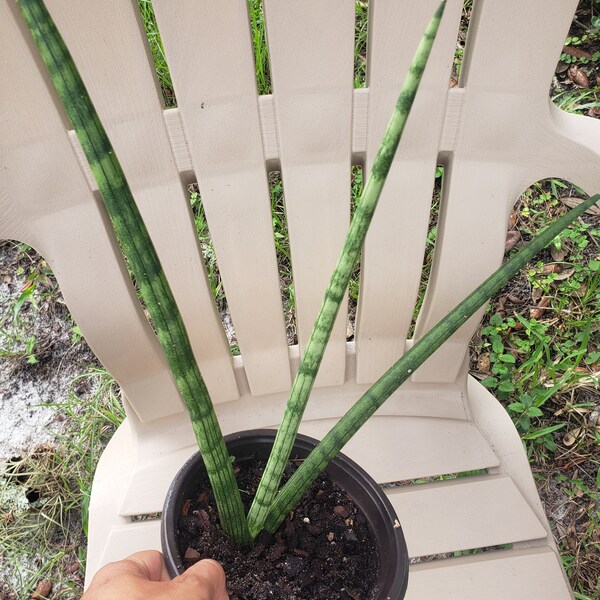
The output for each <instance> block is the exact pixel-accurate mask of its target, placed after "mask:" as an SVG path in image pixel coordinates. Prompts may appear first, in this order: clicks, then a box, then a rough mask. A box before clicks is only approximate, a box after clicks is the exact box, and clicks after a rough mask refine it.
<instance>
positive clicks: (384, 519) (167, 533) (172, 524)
mask: <svg viewBox="0 0 600 600" xmlns="http://www.w3.org/2000/svg"><path fill="white" fill-rule="evenodd" d="M276 434H277V430H275V429H251V430H246V431H240V432H236V433H232V434H229V435H227V436H225V443H226V444H227V447H228V449H230V451H231V453H232V454H234V455H235V456H236V458H241V459H243V458H245V456H244V454H243V453H241V452H240V450H242V449H243V448H244V447H246V446H248V447H249V448H248V449H247V450H246V453H247V456H248V457H251V456H254V455H255V453H256V452H255V451H252V446H256V445H261V446H264V445H271V446H272V444H273V442H274V440H275V435H276ZM318 443H319V441H318V440H316V439H314V438H311V437H309V436H306V435H303V434H298V435H297V437H296V441H295V443H294V451H296V452H297V453H300V454H308V453H309V452H310V451H311V450H312V448H314V447H315V445H316V444H318ZM230 447H231V448H230ZM236 449H238V451H237V452H233V450H236ZM242 452H243V450H242ZM202 468H203V464H202V456H201V454H200V452H199V451H197V452H195V453H194V454H193V455H192V456H191V457H190V458H189V459H188V460H187V461H186V462H185V463H184V464H183V466H182V467H181V469H179V471H178V472H177V474H176V475H175V477H174V479H173V481H172V483H171V485H170V486H169V490H168V491H167V495H166V497H165V503H164V507H163V513H162V520H161V528H160V529H161V544H162V550H163V555H164V559H165V564H166V567H167V571H168V572H169V575H170V576H171V577H176V576H177V575H179V574H181V573H183V570H184V568H183V561H182V557H181V553H180V552H179V548H178V544H177V530H178V526H177V519H178V516H179V513H180V509H181V505H182V504H183V501H184V500H185V498H184V496H186V495H188V494H189V491H188V489H187V488H188V487H191V486H186V482H187V481H188V479H189V478H190V476H191V475H192V473H195V472H197V471H198V469H202ZM326 472H327V473H328V475H329V476H330V478H331V479H332V481H335V482H336V483H337V484H338V485H339V486H340V487H341V488H342V489H344V491H346V493H348V495H349V496H350V497H351V498H352V499H353V500H354V502H355V503H356V504H357V505H358V506H359V507H360V508H361V511H362V512H363V514H365V516H366V517H367V520H368V521H369V523H370V525H371V528H372V530H373V533H374V538H375V543H376V545H377V550H378V558H379V574H378V580H377V583H378V585H377V589H378V592H377V595H376V596H375V598H374V600H389V599H392V600H401V599H402V598H404V594H405V592H406V587H407V585H408V551H407V548H406V542H405V539H404V535H403V533H402V528H401V526H400V525H399V520H398V517H397V515H396V512H395V510H394V508H393V506H392V504H391V502H390V501H389V499H388V497H387V496H386V495H385V493H384V491H383V490H382V488H381V487H380V486H379V485H378V484H377V483H376V482H375V480H374V479H373V478H372V477H371V476H370V475H369V474H368V473H367V472H366V471H365V470H364V469H363V468H362V467H360V466H359V465H358V464H357V463H356V462H354V461H353V460H352V459H350V458H348V457H347V456H346V455H344V454H342V453H339V454H338V455H337V456H336V457H335V458H334V459H333V460H332V461H331V463H330V464H329V466H328V467H327V469H326Z"/></svg>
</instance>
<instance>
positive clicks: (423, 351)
mask: <svg viewBox="0 0 600 600" xmlns="http://www.w3.org/2000/svg"><path fill="white" fill-rule="evenodd" d="M598 201H600V194H597V195H595V196H593V197H591V198H588V199H587V200H585V201H584V202H582V203H581V204H579V205H578V206H577V207H576V208H573V209H571V210H570V211H569V212H567V213H566V214H564V215H563V216H562V217H560V218H559V219H557V220H556V221H555V222H554V223H552V224H551V225H549V226H548V227H547V228H546V229H545V230H544V231H542V232H541V233H540V234H539V235H538V236H537V237H536V238H534V239H533V240H532V241H531V242H530V243H529V244H528V245H527V246H525V247H524V248H523V249H522V250H520V251H519V252H517V254H515V255H514V256H512V257H511V258H510V259H509V260H508V261H507V262H506V263H505V264H504V265H503V266H502V267H500V268H499V269H498V270H497V271H496V272H495V273H493V274H492V275H491V276H490V277H488V279H486V280H485V281H484V282H483V283H482V284H481V285H480V286H479V287H478V288H477V289H475V290H474V291H473V292H472V293H471V294H469V295H468V296H467V297H466V298H465V299H464V300H463V301H462V302H461V303H460V304H458V305H457V306H456V307H455V308H454V309H453V310H452V311H450V312H449V313H448V314H447V315H446V316H445V317H444V318H443V319H442V320H441V321H440V322H439V323H438V324H437V325H435V326H434V327H433V328H432V329H431V330H430V331H429V332H428V333H426V334H425V335H424V336H423V337H422V338H421V339H420V340H419V341H418V342H417V343H416V344H415V345H414V346H413V347H412V348H411V349H410V350H409V351H408V352H407V353H406V354H404V356H402V357H401V358H400V359H399V360H398V361H397V362H396V363H395V364H394V365H392V366H391V367H390V368H389V369H388V370H387V371H386V372H385V373H384V374H383V375H382V376H381V377H380V378H379V379H378V380H377V381H376V382H375V383H374V384H373V385H372V386H371V387H370V388H369V389H368V390H367V391H366V392H365V393H364V394H363V395H362V396H361V398H359V400H357V402H356V403H355V404H354V405H353V406H352V408H350V410H349V411H348V412H347V413H346V414H345V415H344V416H343V417H342V418H341V419H340V420H339V421H338V423H337V424H336V425H335V426H334V427H333V428H332V429H331V431H329V433H327V435H326V436H325V437H324V438H323V440H322V441H321V442H320V443H319V445H318V446H317V447H316V448H315V449H314V450H313V451H312V452H311V453H310V455H309V456H308V458H306V459H305V460H304V461H303V463H302V464H301V465H300V467H299V468H298V470H297V471H296V472H295V473H294V474H293V475H292V477H291V478H290V479H289V481H288V482H287V483H286V484H285V486H284V487H283V488H282V489H281V491H280V492H279V494H278V495H277V496H276V498H275V501H274V502H273V504H272V507H271V510H270V512H269V515H268V517H267V520H266V522H265V528H266V529H267V530H268V531H275V529H276V528H277V527H278V526H279V524H280V523H281V522H282V521H283V519H284V518H285V516H286V515H287V514H288V512H289V511H290V510H291V509H292V508H293V507H294V505H295V504H296V503H297V502H298V500H299V499H300V498H301V497H302V496H303V495H304V493H305V492H306V490H307V489H308V488H309V487H310V484H311V483H312V482H313V481H314V479H315V478H316V477H317V476H318V475H319V473H321V472H322V471H323V470H324V469H325V468H326V467H327V465H328V464H329V461H331V459H332V458H334V457H335V456H336V455H337V454H338V453H339V452H340V451H341V449H342V448H343V447H344V446H345V445H346V443H347V442H348V441H349V440H350V438H351V437H352V436H353V435H354V434H355V433H356V432H357V431H358V430H359V429H360V428H361V427H362V426H363V425H364V424H365V422H366V421H367V420H368V419H369V418H370V417H371V416H372V415H373V413H374V412H375V411H376V410H377V409H378V408H379V407H380V406H381V405H382V404H383V403H384V402H385V401H386V400H387V399H388V398H389V397H390V396H391V395H392V394H393V393H394V392H395V391H396V390H397V389H398V388H399V387H400V385H402V383H404V381H406V380H407V379H408V378H409V377H410V376H411V374H412V373H414V372H415V371H416V370H417V369H418V368H419V366H421V365H422V364H423V363H424V362H425V360H427V358H429V357H430V356H431V355H432V354H433V353H434V352H435V351H436V350H437V349H438V348H439V347H440V346H441V345H442V344H443V343H444V342H445V341H446V340H447V339H448V338H449V337H450V336H451V335H452V334H453V333H454V332H455V331H457V330H458V329H459V328H460V327H461V326H462V325H463V324H464V323H465V322H466V321H467V319H469V318H470V317H471V316H472V315H473V314H474V313H475V312H476V311H477V310H478V309H479V308H481V307H482V306H483V305H484V304H485V303H486V302H487V301H488V299H489V298H490V297H491V296H493V295H494V294H495V293H496V292H497V291H498V290H499V289H500V288H502V287H503V286H504V285H505V284H506V283H507V282H508V281H509V280H510V279H511V278H512V277H513V276H514V275H516V274H517V273H518V272H519V270H520V269H522V268H523V267H524V266H525V265H526V264H527V263H528V262H529V261H530V260H531V259H532V258H533V257H534V256H535V255H536V254H537V253H538V252H540V251H541V250H542V249H543V248H545V247H546V246H547V245H548V244H549V243H550V242H551V241H552V240H553V239H554V238H555V237H556V236H557V235H558V234H560V232H561V231H562V230H563V229H564V228H565V227H567V226H568V225H569V224H570V223H572V222H573V221H574V220H575V219H576V218H577V217H579V216H580V215H582V214H583V213H584V212H585V211H586V210H587V209H588V208H590V207H591V206H593V205H594V204H595V203H596V202H598ZM398 460H402V457H399V459H398Z"/></svg>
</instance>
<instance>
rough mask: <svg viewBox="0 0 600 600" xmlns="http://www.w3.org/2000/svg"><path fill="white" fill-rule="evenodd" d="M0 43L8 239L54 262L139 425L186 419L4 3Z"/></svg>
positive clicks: (51, 99)
mask: <svg viewBox="0 0 600 600" xmlns="http://www.w3.org/2000/svg"><path fill="white" fill-rule="evenodd" d="M9 4H12V6H9ZM0 38H1V39H2V42H3V54H2V61H0V78H1V80H2V86H1V87H0V131H2V135H1V136H0V190H3V196H2V209H3V211H7V212H13V213H15V214H18V215H19V219H20V220H21V221H22V223H23V224H24V225H23V226H22V227H21V228H16V229H15V230H14V231H10V230H8V233H9V234H11V235H13V234H14V235H17V236H20V235H21V233H23V234H24V237H23V238H20V237H19V238H18V239H21V240H22V241H25V242H27V243H28V244H31V245H32V246H33V247H34V248H36V249H37V250H38V251H39V252H41V253H42V254H43V256H44V257H45V258H46V259H47V260H48V263H49V264H50V266H51V267H52V269H53V271H54V273H55V275H56V277H57V279H58V282H59V285H60V288H61V291H62V293H63V295H64V298H65V300H66V302H67V305H68V307H69V309H70V310H71V312H72V314H73V316H74V318H75V320H76V321H77V324H78V325H79V326H80V327H81V329H82V331H83V333H84V335H85V338H86V340H87V342H88V343H89V345H90V346H91V348H92V349H93V351H94V352H95V353H96V355H97V356H98V358H99V359H100V360H101V361H102V363H103V364H104V365H105V366H106V367H107V369H108V370H109V371H110V372H111V373H112V375H113V376H114V377H115V378H116V379H117V380H118V381H119V383H120V384H121V387H122V389H123V391H124V392H125V395H126V396H127V397H128V398H131V399H132V401H134V403H135V409H136V411H137V414H138V416H139V417H140V419H141V420H142V421H151V420H153V419H157V418H159V417H164V416H168V415H171V414H175V413H178V412H180V411H181V410H183V405H182V404H181V401H180V399H179V394H178V392H177V388H176V387H175V384H174V382H173V380H172V377H171V375H170V373H169V369H168V366H167V363H166V360H165V359H164V356H163V354H162V350H161V348H160V346H159V344H158V341H157V339H156V336H155V335H154V333H153V331H152V329H151V327H150V325H149V323H148V321H147V320H146V318H145V316H144V313H143V311H142V309H141V307H140V305H139V302H138V301H137V298H136V296H135V291H134V289H133V285H132V283H131V281H130V279H129V276H128V274H127V271H126V270H125V267H124V264H123V261H122V257H121V253H120V250H119V248H118V246H117V244H116V242H115V241H114V238H113V235H112V227H111V225H110V223H109V222H108V221H107V219H106V218H105V215H104V211H103V210H102V208H101V207H100V204H99V202H98V200H97V199H96V198H95V197H94V196H93V194H92V192H91V191H90V189H89V187H88V185H87V182H86V180H85V177H84V175H83V173H82V170H81V168H80V165H79V162H78V161H77V158H76V157H75V154H74V153H73V148H72V146H71V144H70V142H69V137H68V135H67V125H66V123H65V121H64V120H63V115H62V114H61V111H60V110H59V109H58V108H57V103H56V101H55V96H54V95H53V92H50V88H51V83H50V81H49V79H48V77H47V76H46V75H45V72H44V70H43V69H44V68H43V66H42V65H41V64H40V61H39V59H38V56H37V49H36V48H35V47H34V46H33V43H32V42H31V40H30V39H29V38H30V36H29V33H28V32H27V31H26V29H25V27H24V24H23V22H22V21H21V17H20V15H19V14H18V13H17V9H16V5H15V4H14V3H6V2H1V3H0ZM34 57H35V58H34ZM3 217H4V215H3ZM3 217H0V220H2V219H3Z"/></svg>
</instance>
